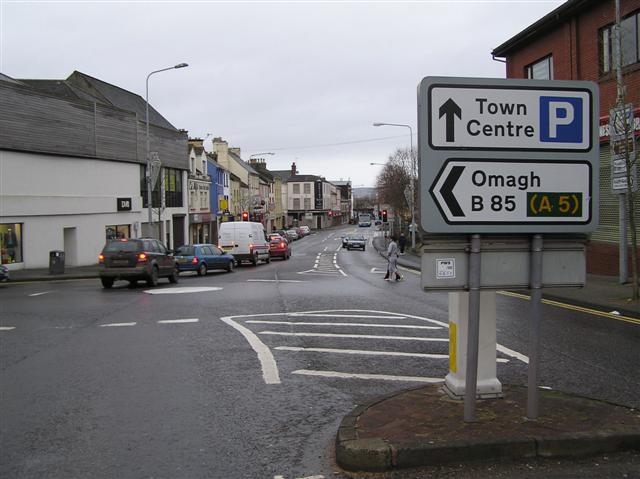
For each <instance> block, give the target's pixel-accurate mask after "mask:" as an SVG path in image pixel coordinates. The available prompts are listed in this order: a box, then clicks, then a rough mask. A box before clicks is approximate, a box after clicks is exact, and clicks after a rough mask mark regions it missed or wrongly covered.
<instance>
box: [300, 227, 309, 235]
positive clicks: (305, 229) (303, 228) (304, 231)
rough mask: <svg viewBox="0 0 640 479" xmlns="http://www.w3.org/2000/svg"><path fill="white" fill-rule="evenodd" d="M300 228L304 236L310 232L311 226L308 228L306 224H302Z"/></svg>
mask: <svg viewBox="0 0 640 479" xmlns="http://www.w3.org/2000/svg"><path fill="white" fill-rule="evenodd" d="M300 229H301V230H302V233H304V235H305V236H307V235H308V234H309V233H311V228H309V227H308V226H307V225H302V226H301V227H300Z"/></svg>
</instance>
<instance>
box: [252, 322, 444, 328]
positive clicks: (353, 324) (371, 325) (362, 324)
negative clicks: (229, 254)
mask: <svg viewBox="0 0 640 479" xmlns="http://www.w3.org/2000/svg"><path fill="white" fill-rule="evenodd" d="M245 323H251V324H287V325H291V326H347V327H349V326H353V327H355V328H400V329H442V327H440V326H414V325H410V324H368V323H309V322H297V321H258V320H253V321H252V320H249V321H245Z"/></svg>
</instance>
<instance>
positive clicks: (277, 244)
mask: <svg viewBox="0 0 640 479" xmlns="http://www.w3.org/2000/svg"><path fill="white" fill-rule="evenodd" d="M269 256H270V257H271V258H282V259H283V260H284V259H289V258H291V245H290V244H289V242H288V241H287V240H286V239H284V238H283V237H282V236H280V235H279V234H270V235H269Z"/></svg>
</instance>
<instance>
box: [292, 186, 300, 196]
mask: <svg viewBox="0 0 640 479" xmlns="http://www.w3.org/2000/svg"><path fill="white" fill-rule="evenodd" d="M293 194H294V195H299V194H300V183H294V184H293Z"/></svg>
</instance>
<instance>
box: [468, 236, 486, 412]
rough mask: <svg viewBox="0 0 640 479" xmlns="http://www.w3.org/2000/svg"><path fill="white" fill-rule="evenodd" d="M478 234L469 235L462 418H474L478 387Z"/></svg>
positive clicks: (479, 265)
mask: <svg viewBox="0 0 640 479" xmlns="http://www.w3.org/2000/svg"><path fill="white" fill-rule="evenodd" d="M481 266H482V265H481V263H480V235H477V234H476V235H472V236H471V252H470V256H469V333H468V335H467V370H466V377H465V391H464V420H465V421H466V422H472V421H475V419H476V389H477V388H478V341H479V338H480V276H481V275H480V268H481Z"/></svg>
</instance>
